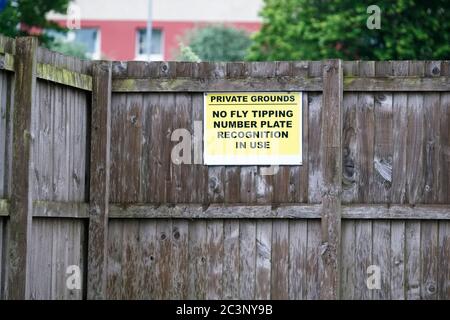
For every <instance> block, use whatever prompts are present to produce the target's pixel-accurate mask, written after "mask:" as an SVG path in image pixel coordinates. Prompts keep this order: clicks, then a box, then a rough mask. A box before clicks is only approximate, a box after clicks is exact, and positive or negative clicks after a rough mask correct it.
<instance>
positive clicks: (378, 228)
mask: <svg viewBox="0 0 450 320" xmlns="http://www.w3.org/2000/svg"><path fill="white" fill-rule="evenodd" d="M372 242H373V243H374V246H373V248H372V263H373V265H376V266H378V267H379V268H380V276H381V279H380V280H381V283H380V284H381V288H380V289H377V290H373V296H372V297H373V299H379V300H389V299H390V298H391V294H390V289H391V283H390V280H391V248H390V245H391V223H390V222H389V221H383V220H382V221H373V222H372Z"/></svg>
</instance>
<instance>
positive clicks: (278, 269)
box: [271, 220, 289, 300]
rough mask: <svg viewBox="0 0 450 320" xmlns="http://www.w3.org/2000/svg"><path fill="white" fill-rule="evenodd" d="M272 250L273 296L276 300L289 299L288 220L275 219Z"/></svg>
mask: <svg viewBox="0 0 450 320" xmlns="http://www.w3.org/2000/svg"><path fill="white" fill-rule="evenodd" d="M272 250H273V251H272V277H271V278H272V283H271V292H272V294H271V298H272V299H274V300H287V299H288V297H289V269H288V267H289V222H288V221H286V220H277V221H273V230H272Z"/></svg>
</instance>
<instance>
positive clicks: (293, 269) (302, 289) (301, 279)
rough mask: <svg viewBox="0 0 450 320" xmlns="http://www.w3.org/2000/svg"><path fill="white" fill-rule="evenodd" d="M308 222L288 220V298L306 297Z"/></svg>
mask: <svg viewBox="0 0 450 320" xmlns="http://www.w3.org/2000/svg"><path fill="white" fill-rule="evenodd" d="M307 241H308V222H307V221H306V220H292V221H289V299H290V300H303V299H305V298H306V264H307V260H306V258H307V246H308V242H307Z"/></svg>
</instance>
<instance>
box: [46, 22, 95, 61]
mask: <svg viewBox="0 0 450 320" xmlns="http://www.w3.org/2000/svg"><path fill="white" fill-rule="evenodd" d="M47 34H48V35H50V36H52V37H54V38H55V40H56V41H57V42H58V43H62V44H66V43H67V44H73V45H75V46H76V47H77V48H79V49H78V50H81V52H85V53H86V58H89V59H100V58H101V51H100V32H99V31H98V30H97V29H94V28H86V29H75V30H70V31H69V32H67V34H62V33H58V32H55V31H47ZM52 49H53V50H56V51H60V52H61V53H64V54H70V51H71V50H70V49H67V48H65V49H64V48H61V47H59V49H58V48H52ZM66 51H68V52H66Z"/></svg>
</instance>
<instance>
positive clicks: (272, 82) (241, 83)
mask: <svg viewBox="0 0 450 320" xmlns="http://www.w3.org/2000/svg"><path fill="white" fill-rule="evenodd" d="M255 63H256V62H255ZM211 64H213V63H211ZM252 64H253V63H252ZM422 82H423V85H425V86H429V85H430V84H429V83H427V82H424V81H421V83H422ZM434 82H435V83H433V85H436V86H438V88H441V87H444V88H445V87H447V82H446V79H442V80H441V81H439V78H438V79H434ZM436 82H437V83H436ZM356 83H357V82H356ZM414 88H417V85H416V86H414ZM321 89H322V79H321V78H319V77H314V78H309V77H308V78H302V77H289V76H280V77H272V78H265V77H255V76H252V77H246V78H239V79H224V78H210V79H202V80H200V79H190V78H175V79H152V78H141V79H139V78H135V79H115V80H114V81H113V92H215V91H217V92H234V91H238V92H247V91H258V92H264V91H320V90H321Z"/></svg>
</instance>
